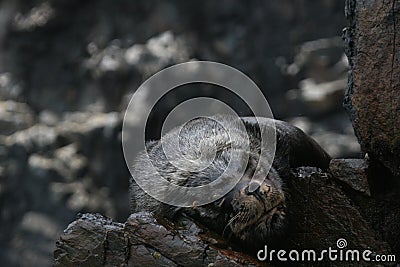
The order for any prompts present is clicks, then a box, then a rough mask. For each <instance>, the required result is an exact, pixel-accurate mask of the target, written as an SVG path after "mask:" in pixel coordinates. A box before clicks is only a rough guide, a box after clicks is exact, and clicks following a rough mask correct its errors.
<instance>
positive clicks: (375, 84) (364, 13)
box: [344, 0, 400, 179]
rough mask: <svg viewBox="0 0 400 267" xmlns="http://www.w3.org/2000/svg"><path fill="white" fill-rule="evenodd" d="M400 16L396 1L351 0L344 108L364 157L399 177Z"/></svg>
mask: <svg viewBox="0 0 400 267" xmlns="http://www.w3.org/2000/svg"><path fill="white" fill-rule="evenodd" d="M399 10H400V5H399V4H398V2H397V1H388V2H379V1H356V0H347V1H346V16H347V18H348V20H349V22H350V27H348V28H347V29H346V30H345V32H344V40H345V43H346V53H347V56H348V58H349V62H350V67H351V71H350V75H349V81H348V85H347V91H346V96H345V99H344V106H345V108H346V109H347V112H348V113H349V115H350V119H351V121H352V123H353V126H354V130H355V133H356V135H357V137H358V140H359V142H360V144H361V149H362V151H363V152H364V153H368V155H369V157H370V159H371V162H372V163H374V162H378V163H380V164H382V165H383V166H385V167H386V168H388V169H389V170H390V171H391V172H392V174H393V175H395V176H400V156H399V155H400V134H399V133H400V116H398V114H399V109H400V97H399V93H398V91H399V90H400V74H399V73H400V71H399V70H400V65H399V49H398V47H399V46H400V39H399V38H396V33H398V32H399V31H400V24H399V23H397V21H399V19H400V13H399ZM380 179H385V178H384V177H382V178H380Z"/></svg>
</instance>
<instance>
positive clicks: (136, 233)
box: [54, 212, 265, 266]
mask: <svg viewBox="0 0 400 267" xmlns="http://www.w3.org/2000/svg"><path fill="white" fill-rule="evenodd" d="M165 223H166V222H165V221H162V220H161V221H160V220H157V219H155V218H154V217H153V215H152V214H150V213H145V212H141V213H136V214H132V215H131V216H130V217H129V218H128V220H127V221H126V223H124V224H121V223H115V222H113V221H112V220H110V219H107V218H105V217H103V216H101V215H99V214H83V215H81V216H80V217H79V218H78V219H77V220H76V221H74V222H73V223H71V224H70V225H69V226H68V228H67V229H66V230H65V231H64V233H63V234H62V235H61V237H60V239H59V241H58V242H57V245H56V246H57V248H56V250H55V252H54V260H55V266H76V265H79V266H228V265H229V266H265V265H262V264H260V263H258V262H257V261H256V260H254V259H252V258H250V257H248V256H246V255H244V254H241V253H233V252H231V253H230V252H228V251H226V250H225V249H221V248H219V247H218V246H215V245H214V244H215V243H217V241H215V239H214V238H213V237H211V236H209V237H208V239H210V240H214V241H213V242H214V244H210V243H209V241H207V239H206V238H205V237H207V233H204V231H203V230H202V229H201V228H199V227H198V226H197V225H196V224H195V223H193V222H191V221H190V220H187V219H182V220H181V224H180V225H179V226H178V227H177V226H174V225H168V224H165ZM203 236H204V237H203Z"/></svg>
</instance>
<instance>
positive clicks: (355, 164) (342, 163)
mask: <svg viewBox="0 0 400 267" xmlns="http://www.w3.org/2000/svg"><path fill="white" fill-rule="evenodd" d="M329 172H330V173H331V174H332V176H333V177H334V178H336V179H338V180H340V181H342V182H344V183H345V184H347V185H348V186H350V187H351V188H352V189H354V190H356V191H359V192H362V193H365V194H366V195H367V196H371V191H370V188H369V184H368V165H367V162H366V160H364V159H332V160H331V162H330V164H329Z"/></svg>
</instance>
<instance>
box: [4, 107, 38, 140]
mask: <svg viewBox="0 0 400 267" xmlns="http://www.w3.org/2000/svg"><path fill="white" fill-rule="evenodd" d="M34 123H35V116H34V114H33V111H32V110H31V109H30V108H29V107H28V105H27V104H25V103H19V102H14V101H12V100H8V101H0V135H11V134H13V133H15V132H17V131H20V130H24V129H26V128H29V127H31V126H32V125H33V124H34Z"/></svg>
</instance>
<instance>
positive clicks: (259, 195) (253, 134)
mask: <svg viewBox="0 0 400 267" xmlns="http://www.w3.org/2000/svg"><path fill="white" fill-rule="evenodd" d="M257 119H258V122H259V123H258V122H257ZM257 119H256V118H254V117H243V118H238V117H233V116H228V115H218V116H215V117H212V118H197V119H194V120H192V121H190V122H188V123H187V124H186V125H185V127H183V128H182V129H179V130H178V129H174V130H172V131H171V132H169V133H167V134H166V135H164V137H163V138H164V140H163V142H164V144H165V142H167V143H168V142H170V141H171V140H172V138H176V136H178V135H179V143H178V144H179V148H178V147H176V150H173V151H172V156H171V154H169V155H168V156H166V155H165V154H164V151H163V147H162V143H161V142H160V141H151V142H148V143H147V151H143V152H142V153H141V154H140V155H139V156H138V157H137V159H136V161H135V163H134V168H133V169H134V171H133V176H136V177H140V178H141V179H144V180H145V181H148V182H149V183H152V182H153V181H154V180H155V179H154V176H155V175H158V174H160V175H162V176H163V178H164V179H166V180H168V181H170V182H171V183H175V184H178V185H182V186H188V187H191V186H199V185H204V184H208V183H210V182H212V181H214V180H215V179H217V178H218V177H219V176H220V175H221V174H222V172H223V171H224V169H226V167H227V166H228V162H229V160H230V155H231V154H230V153H231V152H235V153H239V154H243V156H244V158H247V159H248V160H247V164H246V166H245V171H244V174H243V175H242V177H241V178H240V180H239V182H238V183H237V184H236V185H235V187H234V188H233V189H232V190H231V191H229V193H227V194H226V195H225V196H223V197H222V198H220V199H218V200H217V201H214V202H212V203H210V204H207V205H203V206H196V205H193V207H190V208H177V207H173V206H169V205H166V204H163V203H160V202H159V201H157V200H155V199H153V198H152V197H150V196H149V195H147V194H146V193H145V192H144V191H143V190H142V189H141V188H140V187H139V186H138V185H137V184H136V183H135V180H134V179H133V178H131V181H130V198H131V212H136V211H151V212H154V213H156V214H157V215H159V216H163V217H167V218H171V219H173V218H174V216H177V215H178V214H185V215H187V216H189V217H191V218H193V219H194V220H195V221H197V222H199V223H201V224H202V225H204V226H205V227H207V228H208V229H211V230H213V231H215V232H216V233H218V234H220V235H221V236H222V237H225V238H229V239H230V240H232V241H233V243H236V244H238V245H239V246H240V247H242V248H244V247H245V248H246V249H244V250H253V249H260V248H262V247H263V246H264V245H265V244H267V242H268V243H269V244H270V242H271V240H273V238H274V236H275V235H279V234H280V233H282V232H283V229H284V227H285V217H286V196H285V189H284V188H285V183H286V181H287V179H290V175H291V174H290V173H291V172H290V168H295V167H299V166H314V167H319V168H321V169H327V168H328V165H329V161H330V159H331V158H330V156H329V155H328V154H327V153H326V152H325V151H324V150H323V149H322V148H321V147H320V146H319V145H318V144H317V143H316V142H315V141H314V140H313V139H311V138H310V137H309V136H307V135H306V134H305V133H304V132H303V131H301V130H300V129H298V128H296V127H294V126H292V125H290V124H288V123H286V122H283V121H279V120H273V119H268V118H257ZM221 122H223V123H222V124H223V125H225V126H226V125H228V126H229V127H230V129H231V130H230V132H229V134H228V132H227V131H226V130H224V128H223V127H222V125H221ZM243 124H244V126H245V128H241V127H239V125H243ZM274 126H275V128H276V141H277V142H276V153H275V157H274V160H273V163H272V167H271V169H270V171H269V173H268V175H266V177H265V179H263V181H262V183H261V184H258V187H257V189H256V190H255V191H251V190H249V188H250V183H251V182H252V177H253V174H254V172H255V170H256V167H257V164H258V163H260V164H259V165H260V166H266V165H267V163H268V162H267V161H268V157H267V158H263V157H260V151H261V146H262V143H261V138H260V137H261V129H266V130H270V129H271V127H274ZM177 131H179V133H177ZM246 140H248V141H246ZM208 146H210V147H214V148H216V154H215V155H214V158H213V159H212V161H211V163H210V164H209V165H208V166H207V167H206V168H204V169H201V170H198V171H191V170H188V169H190V167H192V166H193V164H195V163H194V162H196V160H199V158H200V157H201V154H202V152H204V151H207V148H208ZM146 153H147V155H148V158H149V159H150V161H151V163H152V165H153V166H154V167H155V169H156V170H157V173H153V172H151V171H149V169H148V168H146V164H144V162H145V159H146ZM177 153H183V154H184V158H185V159H186V160H187V161H186V163H185V162H184V161H183V164H184V165H185V164H187V166H188V169H185V168H177V167H176V166H174V164H171V162H170V161H171V160H174V155H175V154H177ZM171 157H172V158H171ZM203 160H205V159H203ZM207 160H209V159H207ZM259 161H260V162H259ZM181 163H182V162H181ZM153 186H154V187H157V186H158V185H157V184H156V183H155V184H154V185H153Z"/></svg>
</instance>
